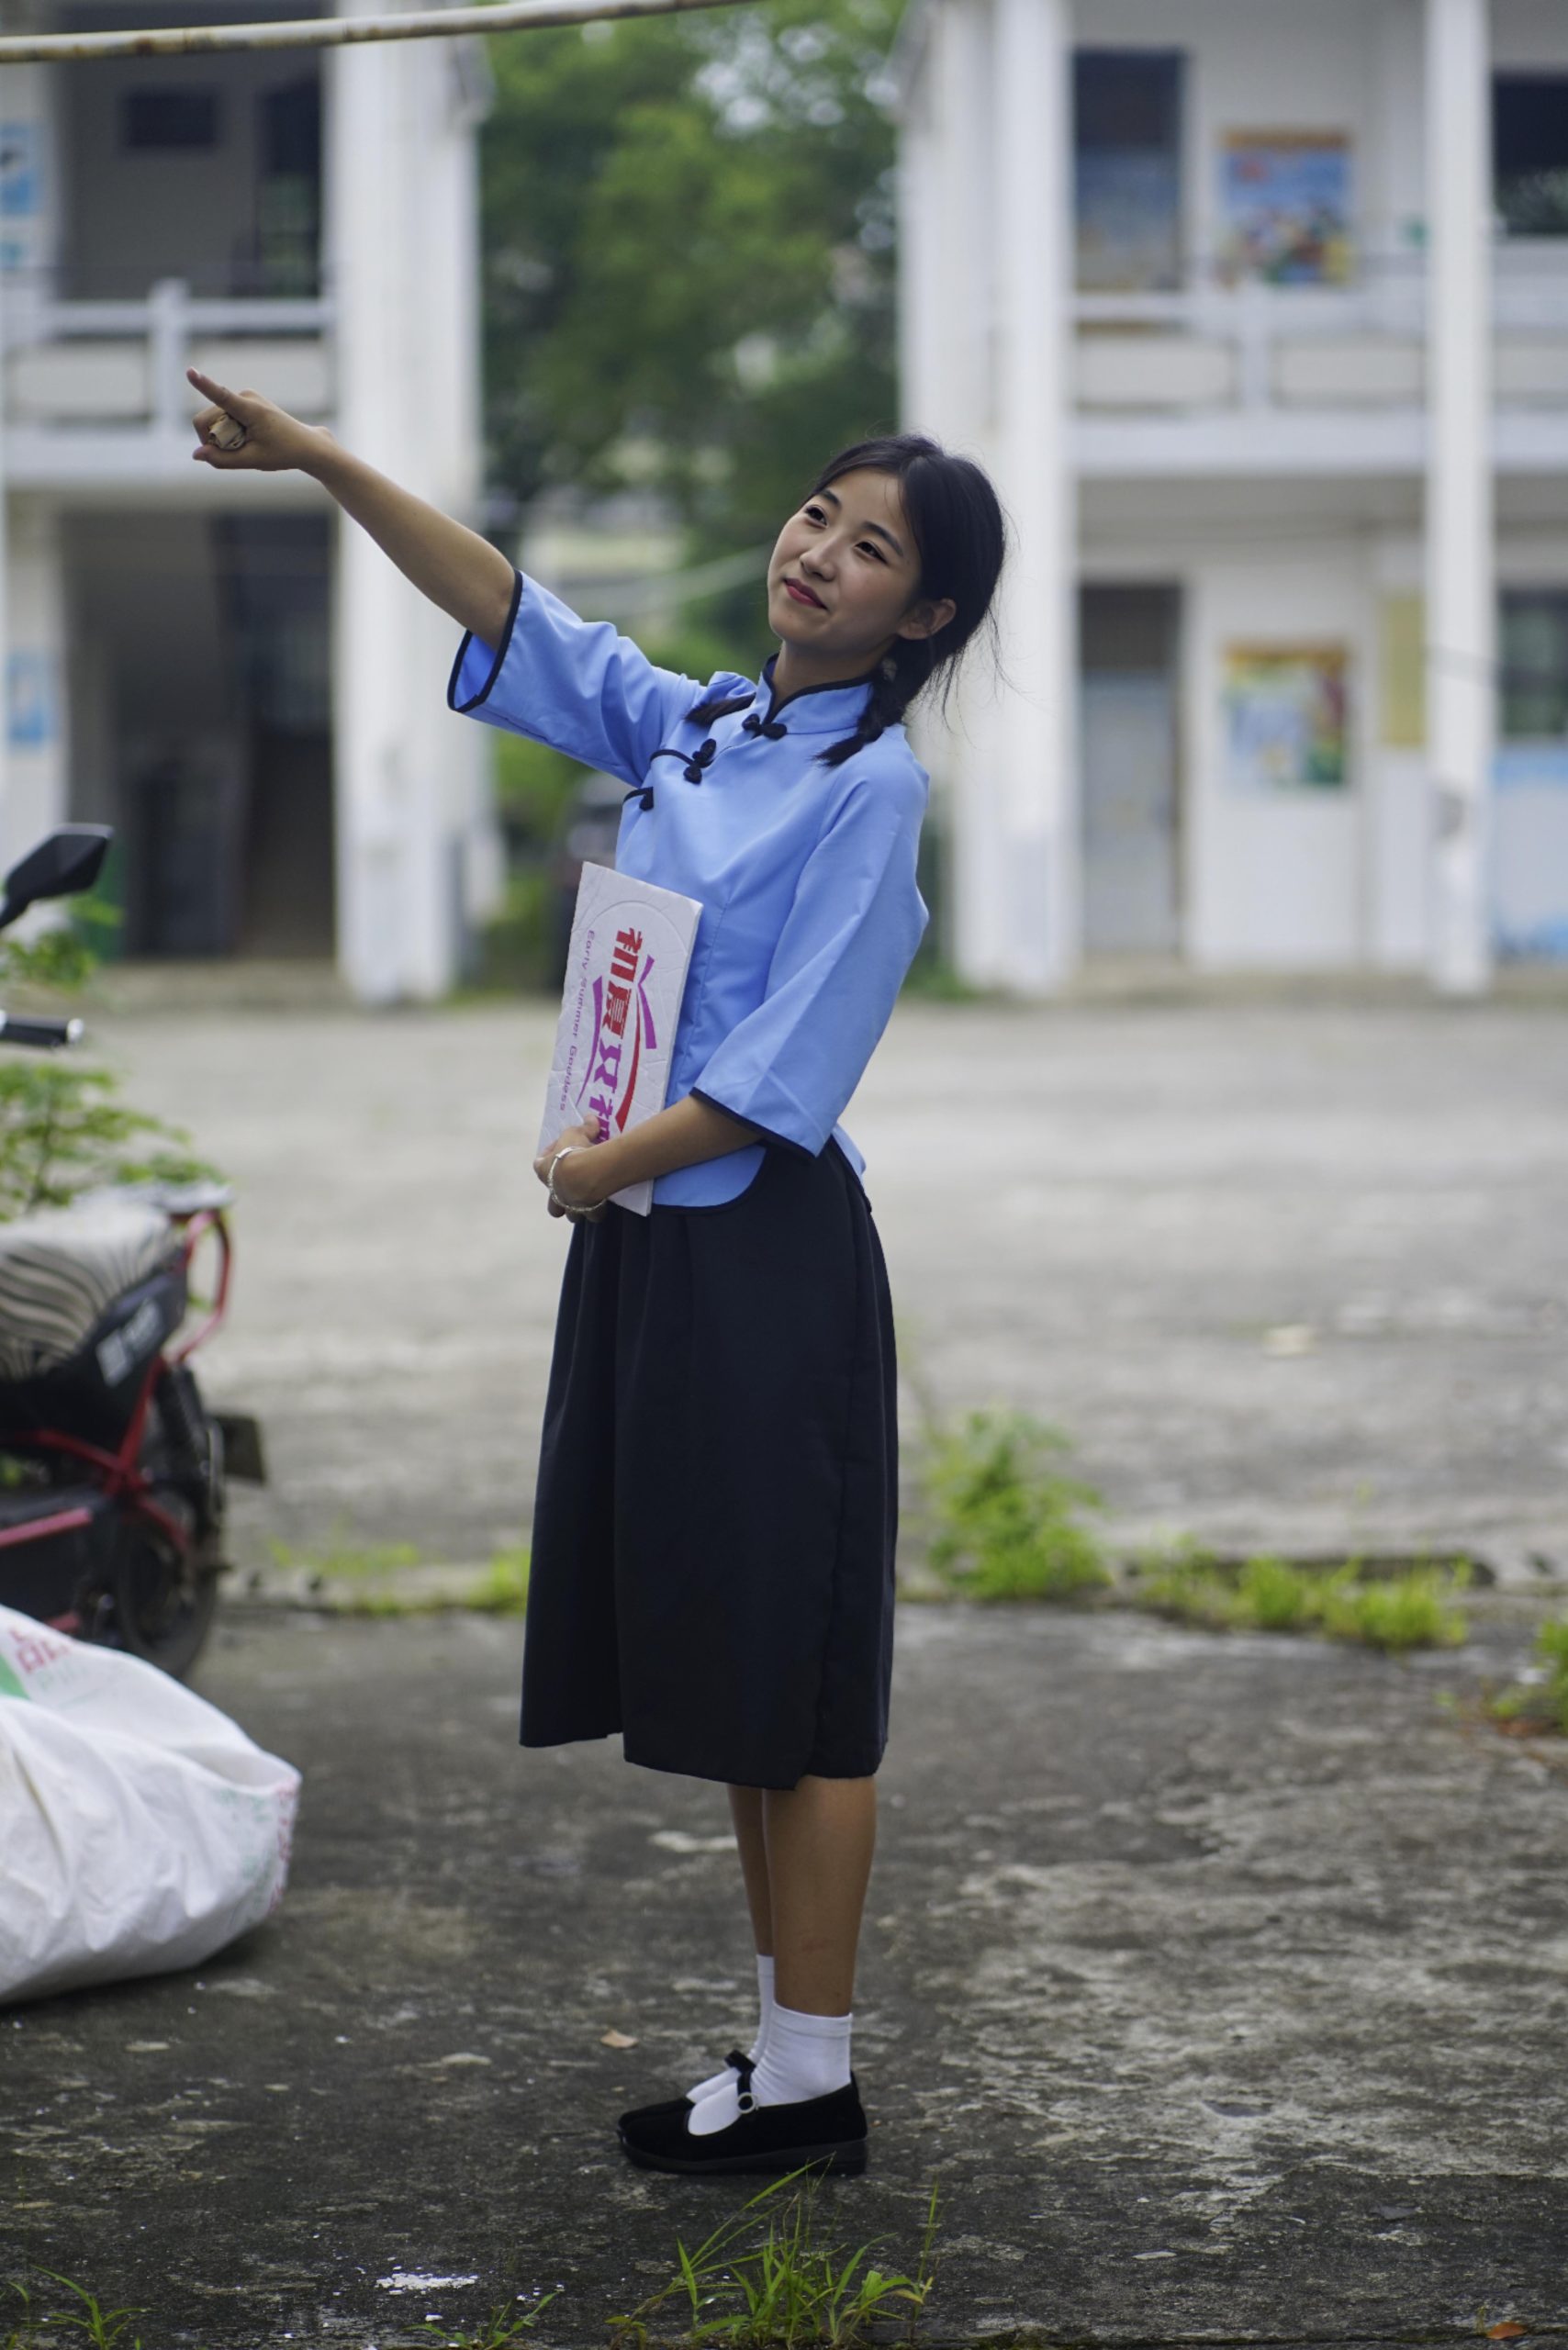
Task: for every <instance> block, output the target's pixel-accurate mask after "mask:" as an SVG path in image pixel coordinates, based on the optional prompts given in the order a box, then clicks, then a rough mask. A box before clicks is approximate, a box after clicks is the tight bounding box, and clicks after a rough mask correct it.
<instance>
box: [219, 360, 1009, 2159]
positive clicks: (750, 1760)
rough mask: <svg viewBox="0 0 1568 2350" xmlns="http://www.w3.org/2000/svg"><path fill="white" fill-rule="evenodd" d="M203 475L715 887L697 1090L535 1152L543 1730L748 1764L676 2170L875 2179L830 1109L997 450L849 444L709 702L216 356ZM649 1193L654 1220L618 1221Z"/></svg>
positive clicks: (671, 2109) (875, 1264)
mask: <svg viewBox="0 0 1568 2350" xmlns="http://www.w3.org/2000/svg"><path fill="white" fill-rule="evenodd" d="M191 381H192V383H193V384H194V385H195V386H196V388H197V390H198V391H200V392H201V393H203V394H204V395H205V397H206V398H207V401H208V402H209V403H210V405H208V406H207V407H204V408H202V409H201V410H200V412H199V413H198V414H197V416H196V435H197V442H198V446H197V447H196V451H195V452H194V454H195V456H196V459H197V461H198V462H200V463H203V464H209V465H213V466H215V467H218V468H219V469H243V468H247V467H248V468H253V469H259V470H262V471H284V470H287V469H290V468H296V469H297V470H299V471H301V472H304V473H307V474H309V475H311V476H314V478H315V479H316V480H317V481H319V483H320V484H321V485H322V487H324V488H325V489H327V490H328V491H330V494H331V496H332V497H333V498H336V499H337V501H338V503H339V505H340V506H341V507H342V509H343V511H344V512H345V513H346V514H348V515H350V516H351V517H352V518H353V520H355V521H356V522H359V523H360V524H362V525H363V526H364V529H365V530H367V531H368V532H370V533H371V535H372V537H374V538H375V540H376V541H377V542H378V543H380V545H381V546H382V547H383V548H385V550H386V554H388V555H389V556H390V557H391V559H392V561H393V562H394V563H396V564H397V565H398V567H399V568H400V569H401V570H402V571H403V572H404V573H405V574H406V575H407V576H408V577H409V579H410V580H411V581H412V582H413V584H414V586H415V587H416V588H420V590H421V591H422V593H423V594H425V595H426V596H428V597H430V598H431V600H432V601H433V602H435V603H436V604H438V605H439V606H440V607H441V609H442V610H443V611H445V612H448V613H450V614H451V616H452V618H453V619H454V621H457V622H458V623H459V624H460V625H461V626H462V627H463V629H464V630H465V632H466V633H465V636H464V639H463V643H462V645H461V647H460V649H459V651H458V655H457V660H456V663H455V666H454V669H453V673H452V680H451V684H450V686H449V688H448V696H447V698H448V701H449V703H450V706H451V707H452V709H453V710H454V711H460V712H463V713H465V714H466V715H470V716H473V717H475V718H478V719H482V720H483V721H485V722H487V724H490V725H495V726H503V727H510V728H512V729H514V730H515V731H516V732H518V733H524V734H529V735H532V736H533V737H534V738H535V739H537V740H539V741H542V742H545V743H549V744H553V745H554V747H555V748H557V749H559V750H562V751H565V752H566V753H567V754H568V755H570V756H571V757H573V758H576V759H580V760H582V761H583V762H584V763H585V764H586V765H587V766H589V767H599V768H603V769H607V770H608V771H609V772H610V774H612V775H616V776H619V777H620V778H621V779H622V782H623V783H624V784H625V785H626V786H627V800H626V806H625V810H624V812H623V814H622V825H621V834H620V839H619V843H618V846H617V851H616V864H617V867H618V868H619V869H620V870H621V871H622V872H627V873H632V874H635V875H638V876H640V877H641V878H644V880H648V881H652V882H655V883H658V884H660V885H662V886H664V887H666V888H669V889H673V890H680V891H682V892H684V893H685V894H686V895H687V896H689V897H691V898H695V899H697V900H698V901H700V905H701V908H702V913H701V918H700V923H699V927H698V935H697V943H696V946H695V948H694V951H693V955H692V960H691V967H690V972H689V978H688V980H687V985H686V993H685V996H684V999H683V1002H682V1008H681V1013H680V1019H679V1022H678V1027H677V1031H676V1037H675V1046H674V1057H673V1062H672V1066H671V1072H670V1084H669V1099H668V1104H667V1106H666V1108H665V1109H663V1110H661V1111H660V1112H659V1113H657V1115H656V1116H655V1117H651V1118H649V1119H647V1120H646V1121H645V1122H644V1124H643V1125H638V1126H635V1127H633V1128H631V1129H629V1130H627V1131H626V1132H624V1133H622V1134H619V1135H615V1136H601V1135H600V1134H599V1121H598V1119H597V1117H595V1116H594V1115H592V1113H590V1115H589V1117H588V1121H587V1123H586V1124H584V1125H577V1126H568V1127H567V1128H566V1131H565V1132H564V1133H562V1134H560V1135H558V1136H555V1137H554V1140H553V1141H552V1142H551V1143H550V1145H549V1146H548V1147H547V1148H546V1149H545V1150H543V1152H542V1153H541V1155H540V1157H539V1158H537V1159H536V1160H535V1162H534V1169H535V1172H536V1174H537V1175H538V1177H539V1180H540V1181H541V1182H542V1183H543V1185H544V1186H545V1189H546V1192H547V1194H548V1202H549V1208H550V1213H551V1214H554V1215H566V1216H567V1217H569V1218H570V1219H571V1220H572V1223H573V1226H574V1229H573V1232H572V1237H571V1244H570V1247H569V1248H568V1250H567V1254H566V1273H565V1277H564V1281H563V1285H562V1291H561V1300H560V1308H559V1314H558V1318H557V1323H556V1329H555V1345H554V1358H553V1360H552V1364H551V1371H550V1382H549V1390H548V1395H547V1399H546V1404H545V1414H544V1427H543V1439H542V1447H541V1459H540V1467H539V1483H538V1493H537V1498H536V1505H535V1511H534V1522H533V1544H532V1572H531V1578H530V1587H529V1598H528V1620H527V1628H526V1639H525V1643H524V1662H523V1693H522V1742H523V1744H524V1745H528V1746H547V1745H555V1744H559V1743H561V1742H563V1741H566V1740H575V1739H586V1738H601V1737H606V1736H609V1735H610V1733H611V1732H613V1731H620V1732H621V1733H622V1740H623V1751H624V1753H625V1756H626V1759H627V1760H628V1761H629V1762H640V1763H643V1764H645V1765H646V1766H648V1767H650V1768H652V1769H654V1770H658V1771H674V1772H680V1773H683V1774H689V1775H691V1776H694V1777H697V1778H702V1779H712V1780H719V1781H722V1782H723V1783H724V1784H725V1785H727V1786H728V1789H729V1801H730V1808H731V1813H732V1816H733V1818H734V1828H735V1835H736V1840H737V1841H738V1844H739V1847H740V1858H741V1869H742V1873H743V1876H744V1879H745V1894H746V1900H747V1904H748V1907H749V1908H750V1912H751V1923H752V1929H753V1933H754V1937H755V1941H756V1953H757V1960H756V1967H757V1980H758V1986H759V1988H760V1993H761V2009H762V2012H761V2019H760V2022H759V2025H758V2029H757V2031H756V2037H755V2039H754V2040H753V2042H752V2044H751V2046H750V2048H749V2049H748V2050H744V2051H743V2050H738V2049H737V2050H735V2051H734V2052H732V2053H731V2054H730V2056H729V2058H728V2059H727V2061H726V2063H725V2064H724V2065H723V2066H722V2069H721V2070H720V2071H718V2072H716V2073H715V2074H713V2075H712V2076H711V2077H710V2078H709V2079H707V2080H704V2081H701V2082H699V2083H698V2084H697V2085H696V2086H695V2087H692V2088H690V2089H689V2090H688V2092H687V2093H686V2095H685V2096H683V2097H678V2098H671V2099H669V2100H668V2101H667V2102H666V2103H665V2104H662V2105H655V2106H647V2107H644V2108H641V2109H639V2110H637V2111H636V2112H633V2113H628V2114H625V2115H623V2116H622V2121H621V2125H620V2130H621V2143H622V2147H623V2149H624V2151H625V2152H626V2154H628V2155H629V2156H630V2158H631V2159H632V2160H633V2162H635V2163H639V2164H641V2165H644V2166H645V2167H648V2168H652V2169H656V2170H673V2171H687V2172H718V2171H754V2170H762V2171H779V2170H788V2169H792V2168H794V2167H795V2166H796V2165H798V2164H801V2163H805V2162H820V2163H823V2164H824V2165H827V2166H830V2167H832V2168H834V2169H836V2170H846V2171H855V2170H860V2169H862V2168H864V2165H865V2160H866V2136H867V2123H866V2116H865V2113H864V2110H863V2109H862V2107H861V2103H860V2098H859V2092H858V2087H857V2081H856V2078H855V2076H854V2074H853V2073H852V2071H851V2069H850V2061H849V2048H850V2028H851V2023H852V2020H853V2019H852V1999H853V1991H854V1979H855V1958H856V1950H857V1942H858V1939H859V1930H860V1918H861V1911H862V1908H863V1906H864V1902H865V1896H866V1888H867V1883H868V1876H869V1873H870V1865H871V1852H872V1844H873V1841H874V1834H875V1822H876V1772H877V1768H878V1765H879V1762H880V1761H881V1757H882V1751H883V1748H884V1745H885V1743H886V1740H887V1731H888V1701H889V1687H890V1673H891V1663H892V1629H893V1537H894V1528H895V1519H896V1514H897V1502H898V1482H897V1465H898V1463H897V1444H898V1438H897V1424H896V1417H895V1367H894V1356H893V1325H892V1311H891V1305H890V1298H889V1292H888V1281H887V1273H886V1270H885V1268H884V1264H883V1259H882V1251H881V1246H880V1243H879V1238H878V1235H877V1229H876V1226H875V1225H874V1224H873V1222H872V1220H871V1211H870V1203H869V1201H868V1198H867V1196H866V1193H865V1191H864V1190H863V1188H862V1185H861V1181H860V1177H861V1174H862V1171H863V1169H864V1164H865V1162H864V1160H863V1159H862V1158H861V1156H860V1154H859V1152H858V1151H857V1148H856V1147H855V1145H854V1143H853V1142H852V1141H851V1140H850V1138H849V1136H847V1135H846V1134H845V1133H844V1132H843V1130H842V1129H841V1128H840V1127H839V1125H837V1120H838V1117H839V1115H840V1113H841V1112H842V1111H843V1109H844V1107H845V1105H846V1102H848V1100H849V1097H850V1095H851V1093H852V1092H853V1091H854V1090H855V1087H856V1085H857V1082H858V1080H859V1078H860V1076H861V1073H862V1071H863V1070H864V1069H865V1067H866V1064H867V1062H868V1059H869V1057H870V1055H871V1053H872V1050H873V1048H874V1047H875V1046H876V1043H877V1040H878V1038H879V1036H880V1035H881V1033H882V1030H883V1028H884V1027H885V1026H886V1024H887V1021H888V1017H889V1014H890V1012H891V1010H892V1007H893V1002H894V999H895V997H896V996H897V994H898V991H899V987H900V984H901V982H902V979H903V977H904V974H905V972H906V971H907V969H908V968H909V964H910V961H911V959H912V957H913V954H914V950H915V948H916V946H918V945H919V943H920V938H921V934H922V933H923V931H924V927H925V923H926V919H927V915H926V909H925V906H924V903H923V901H922V900H921V897H920V893H919V890H917V888H916V886H915V851H916V846H917V844H918V840H919V834H920V824H921V818H922V816H923V814H924V807H925V799H926V778H925V775H924V770H923V769H922V768H921V767H919V766H918V765H917V764H916V762H915V759H914V757H913V754H912V753H911V751H910V748H909V745H908V743H907V741H906V739H905V735H904V730H903V726H902V719H903V715H904V712H905V711H906V710H907V709H908V707H909V705H910V703H911V702H912V701H913V699H914V698H915V696H916V695H917V694H918V693H920V692H921V691H922V690H923V689H924V688H926V687H927V686H928V685H930V684H931V683H932V681H933V680H934V679H935V678H937V677H941V676H942V675H943V673H944V672H946V671H947V670H948V667H949V665H950V664H951V663H952V661H953V660H954V659H955V657H956V656H957V655H958V654H959V653H960V652H961V651H962V649H963V647H964V646H965V644H967V643H968V642H969V639H970V638H971V637H972V636H973V634H974V632H975V631H976V630H977V629H978V628H979V627H980V625H981V623H982V622H983V621H985V619H986V616H987V613H988V611H989V609H990V606H991V598H992V594H993V591H994V589H995V586H996V581H997V576H998V574H999V572H1000V570H1001V565H1002V546H1003V530H1002V516H1001V512H1000V509H999V508H998V505H997V501H996V498H995V495H994V493H993V492H992V490H991V485H990V483H989V482H988V481H987V480H986V478H985V476H984V475H983V474H982V473H981V472H980V469H979V468H978V467H977V466H975V465H973V464H969V462H968V461H967V460H966V459H963V458H960V457H954V456H949V455H947V454H946V453H945V452H944V451H942V450H941V449H939V448H937V447H936V446H935V443H933V442H929V441H926V440H923V439H919V438H916V437H914V436H913V435H904V436H900V437H896V438H892V439H888V440H879V441H868V442H861V443H859V444H858V445H857V446H856V447H854V448H851V449H846V450H845V451H844V452H843V453H841V454H840V455H838V456H836V457H834V459H833V460H832V461H831V463H830V464H827V465H825V466H824V467H823V471H822V473H821V475H820V476H819V477H818V479H817V481H816V483H815V485H814V487H812V492H811V494H810V496H809V497H808V498H806V499H805V500H804V502H803V503H802V504H801V507H800V509H798V511H796V512H795V513H794V514H792V515H790V519H789V520H788V521H787V522H786V523H785V524H784V527H783V529H782V531H781V532H779V534H778V544H777V545H776V546H775V548H774V550H773V554H772V558H771V560H770V561H769V564H768V566H767V614H768V624H769V628H770V630H771V631H772V632H774V633H775V634H776V635H777V636H778V652H777V653H776V654H775V655H772V656H771V658H770V659H769V660H768V661H767V664H766V665H765V666H764V669H763V673H762V679H761V683H760V685H753V684H752V683H750V682H749V681H748V680H746V679H745V678H744V677H733V676H728V675H724V676H720V677H715V678H713V679H711V682H710V683H709V685H708V686H707V687H706V688H702V687H700V686H699V685H698V684H696V683H695V682H694V681H693V680H692V679H690V678H689V677H677V676H674V675H672V674H671V673H670V672H668V671H667V670H663V669H658V668H655V666H653V665H652V664H651V663H650V662H649V661H647V660H646V659H644V656H643V655H642V654H640V653H639V652H638V651H637V650H636V648H635V647H634V646H633V645H632V644H630V643H627V641H626V640H625V639H624V638H623V637H619V636H617V635H616V633H615V632H614V630H613V629H611V628H610V627H608V626H590V625H588V624H587V623H585V622H584V621H580V620H579V619H578V618H577V615H576V614H575V613H573V612H571V611H569V610H567V609H566V606H565V605H564V604H562V603H560V602H559V601H558V600H557V599H555V598H554V596H552V595H550V594H548V593H547V592H546V591H545V590H544V589H543V588H541V587H540V586H538V585H537V583H536V582H535V581H533V580H532V579H527V578H525V577H523V576H522V575H521V574H520V573H518V572H517V571H515V570H514V569H513V567H512V565H510V563H509V562H508V561H507V560H506V558H505V556H504V555H502V554H499V553H498V551H497V550H496V549H495V548H494V547H492V546H491V545H489V544H488V543H487V541H486V540H484V539H482V538H479V537H477V536H476V534H475V532H472V531H469V530H466V529H465V528H464V527H463V526H462V524H460V523H457V522H454V521H452V520H449V519H448V518H447V517H446V516H445V515H442V514H440V513H438V512H437V511H436V510H435V509H433V508H431V507H430V506H427V505H425V504H424V503H423V502H422V501H421V500H420V499H419V498H414V497H411V496H410V495H409V493H408V492H407V491H405V490H402V489H399V488H398V487H397V486H396V484H395V483H393V482H390V481H388V480H386V478H385V476H382V475H380V474H378V473H376V472H375V471H374V470H373V468H372V467H371V466H369V465H367V464H364V463H362V462H361V461H360V460H359V459H358V458H356V457H353V456H351V455H350V454H349V453H348V452H347V451H346V450H344V449H342V448H340V447H339V446H338V444H337V443H336V442H334V441H333V440H332V439H331V438H330V435H329V434H327V433H325V432H322V431H317V430H315V429H313V428H311V427H309V426H307V425H303V424H300V423H298V422H297V420H295V419H294V418H292V417H290V416H287V415H286V414H285V413H284V412H283V411H282V410H281V409H280V408H276V407H275V406H274V404H273V403H272V402H271V401H269V400H266V399H264V398H263V397H261V396H260V395H259V394H256V393H253V392H231V391H229V390H227V389H225V387H224V386H222V385H221V384H217V383H214V382H213V381H211V379H210V378H208V377H207V376H205V375H198V374H196V371H195V370H192V372H191ZM647 1178H652V1179H653V1181H654V1192H653V1201H654V1204H653V1207H652V1210H651V1212H650V1213H649V1214H647V1215H646V1216H639V1215H633V1214H627V1213H626V1212H624V1211H622V1210H621V1209H619V1208H613V1209H612V1208H611V1207H610V1204H608V1203H610V1194H611V1193H612V1192H618V1191H620V1190H621V1189H622V1187H623V1186H625V1185H628V1184H631V1183H635V1182H639V1181H643V1180H644V1179H647Z"/></svg>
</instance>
